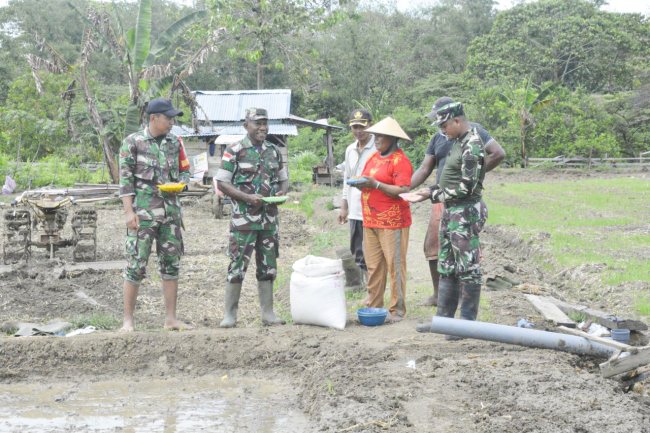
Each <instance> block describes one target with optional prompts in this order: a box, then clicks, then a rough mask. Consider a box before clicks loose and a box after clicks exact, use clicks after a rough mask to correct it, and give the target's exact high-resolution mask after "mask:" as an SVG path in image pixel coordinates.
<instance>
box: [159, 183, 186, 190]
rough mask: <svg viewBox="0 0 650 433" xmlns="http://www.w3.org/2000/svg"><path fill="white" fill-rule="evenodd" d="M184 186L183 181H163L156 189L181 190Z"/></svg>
mask: <svg viewBox="0 0 650 433" xmlns="http://www.w3.org/2000/svg"><path fill="white" fill-rule="evenodd" d="M183 188H185V184H184V183H164V184H162V185H158V189H159V190H160V191H162V192H181V191H183Z"/></svg>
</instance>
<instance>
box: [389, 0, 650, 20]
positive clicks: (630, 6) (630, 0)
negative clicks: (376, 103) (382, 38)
mask: <svg viewBox="0 0 650 433" xmlns="http://www.w3.org/2000/svg"><path fill="white" fill-rule="evenodd" d="M394 1H395V4H396V6H397V8H398V9H399V10H401V11H405V10H408V9H409V8H416V7H419V6H429V5H433V4H435V3H436V0H394ZM529 1H531V0H528V1H524V2H525V3H526V2H529ZM521 2H522V1H521V0H497V3H498V6H497V8H498V9H509V8H510V7H512V5H513V4H517V3H521ZM603 10H606V11H610V12H638V13H642V14H645V15H648V16H650V0H609V1H608V5H606V6H604V7H603Z"/></svg>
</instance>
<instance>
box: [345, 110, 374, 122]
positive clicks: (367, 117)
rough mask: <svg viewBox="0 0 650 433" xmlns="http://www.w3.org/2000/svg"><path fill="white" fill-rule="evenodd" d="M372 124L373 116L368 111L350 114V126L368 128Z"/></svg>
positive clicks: (354, 111)
mask: <svg viewBox="0 0 650 433" xmlns="http://www.w3.org/2000/svg"><path fill="white" fill-rule="evenodd" d="M370 122H372V114H370V113H369V112H368V111H367V110H353V111H352V113H350V120H349V121H348V126H352V125H361V126H368V125H369V124H370Z"/></svg>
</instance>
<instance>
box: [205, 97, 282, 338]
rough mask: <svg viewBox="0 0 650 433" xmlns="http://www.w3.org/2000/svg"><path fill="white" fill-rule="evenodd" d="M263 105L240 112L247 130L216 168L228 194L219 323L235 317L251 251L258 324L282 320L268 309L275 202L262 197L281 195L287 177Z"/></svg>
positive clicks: (276, 240) (274, 261)
mask: <svg viewBox="0 0 650 433" xmlns="http://www.w3.org/2000/svg"><path fill="white" fill-rule="evenodd" d="M268 118H269V114H268V111H267V110H266V109H264V108H258V107H253V108H248V109H247V110H246V111H245V112H244V129H246V133H247V134H246V136H245V137H244V138H243V139H242V140H240V141H239V142H237V143H234V144H231V145H229V146H227V147H226V149H225V150H224V152H223V156H222V159H221V167H220V168H219V171H218V172H217V175H216V179H217V187H218V188H219V189H220V190H221V191H222V192H223V193H224V194H225V195H227V196H228V197H230V198H231V199H232V202H233V203H232V216H231V219H230V235H229V240H228V244H229V249H228V256H229V258H230V264H229V265H228V273H227V276H226V289H225V296H224V303H225V312H224V318H223V320H222V321H221V323H220V324H219V326H220V327H222V328H232V327H234V326H235V325H236V323H237V310H238V307H239V298H240V295H241V288H242V283H243V281H244V277H245V276H246V270H247V269H248V264H249V262H250V259H251V257H253V256H255V260H256V265H257V272H256V274H255V276H256V278H257V289H258V295H259V302H260V307H261V310H262V324H264V325H281V324H284V323H285V322H284V321H283V320H282V319H280V318H278V317H277V316H276V315H275V312H274V311H273V281H274V280H275V278H276V276H277V257H278V252H279V238H278V225H279V221H278V207H277V205H275V204H271V203H266V202H265V201H263V200H262V199H264V198H266V197H271V196H283V195H286V193H287V190H288V188H289V177H288V175H287V170H286V168H285V167H284V163H283V161H282V156H281V154H280V150H279V149H278V147H277V146H276V145H275V144H273V143H271V142H270V141H267V140H266V137H267V134H268V132H269V127H268V122H267V120H268Z"/></svg>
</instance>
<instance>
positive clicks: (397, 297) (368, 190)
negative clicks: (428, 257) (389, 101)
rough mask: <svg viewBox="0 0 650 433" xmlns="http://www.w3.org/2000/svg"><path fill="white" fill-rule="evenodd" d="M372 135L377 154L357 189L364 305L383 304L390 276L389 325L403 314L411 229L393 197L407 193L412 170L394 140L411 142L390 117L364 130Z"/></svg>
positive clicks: (405, 208)
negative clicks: (365, 270) (365, 272)
mask: <svg viewBox="0 0 650 433" xmlns="http://www.w3.org/2000/svg"><path fill="white" fill-rule="evenodd" d="M366 131H368V132H371V133H373V134H375V147H376V149H377V152H376V153H375V154H374V155H372V156H371V157H370V159H368V162H366V165H365V167H364V169H363V172H362V176H363V178H365V181H362V182H361V183H358V184H357V185H355V186H356V187H357V188H360V189H361V191H362V193H361V207H362V212H363V255H364V257H365V259H366V265H367V266H368V298H367V299H366V301H365V303H366V305H367V306H369V307H383V306H384V292H385V291H386V282H387V277H388V276H389V275H390V287H391V296H390V304H389V305H388V311H389V313H390V314H389V316H388V320H389V322H391V323H393V322H399V321H400V320H402V319H403V318H404V316H405V315H406V252H407V247H408V241H409V227H410V226H411V209H410V207H409V203H408V202H406V201H405V200H402V199H401V198H400V197H399V194H402V193H406V192H408V191H409V187H410V185H411V174H412V173H413V167H412V165H411V161H409V159H408V157H407V156H406V154H405V153H404V152H403V151H402V149H400V148H399V146H398V144H397V142H398V140H399V139H403V140H408V141H411V139H410V138H409V136H408V135H407V134H406V133H405V132H404V130H403V129H402V128H401V127H400V126H399V124H398V123H397V121H395V119H393V118H392V117H386V118H385V119H383V120H382V121H380V122H378V123H376V124H375V125H373V126H371V127H369V128H367V129H366Z"/></svg>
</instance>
